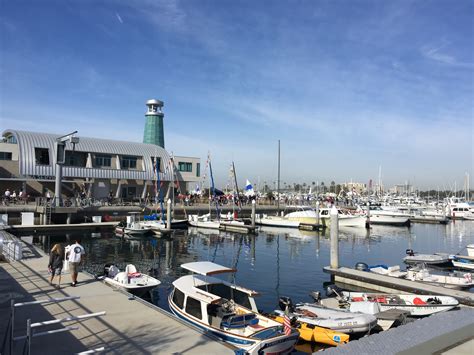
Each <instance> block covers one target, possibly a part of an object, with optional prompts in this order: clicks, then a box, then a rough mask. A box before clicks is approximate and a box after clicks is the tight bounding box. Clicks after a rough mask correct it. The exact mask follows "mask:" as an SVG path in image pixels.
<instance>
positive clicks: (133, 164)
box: [120, 157, 137, 170]
mask: <svg viewBox="0 0 474 355" xmlns="http://www.w3.org/2000/svg"><path fill="white" fill-rule="evenodd" d="M120 168H121V169H124V170H128V169H136V168H137V157H122V158H121V159H120Z"/></svg>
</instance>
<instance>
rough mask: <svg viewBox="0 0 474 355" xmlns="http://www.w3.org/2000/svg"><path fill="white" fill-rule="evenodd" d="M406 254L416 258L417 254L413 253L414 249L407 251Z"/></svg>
mask: <svg viewBox="0 0 474 355" xmlns="http://www.w3.org/2000/svg"><path fill="white" fill-rule="evenodd" d="M405 253H406V254H407V255H409V256H415V252H414V251H413V249H407V250H406V251H405Z"/></svg>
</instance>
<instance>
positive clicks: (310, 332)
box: [271, 315, 349, 346]
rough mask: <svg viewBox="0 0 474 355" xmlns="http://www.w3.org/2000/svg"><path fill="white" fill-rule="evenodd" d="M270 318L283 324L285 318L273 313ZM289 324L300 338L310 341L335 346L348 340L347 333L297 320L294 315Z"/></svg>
mask: <svg viewBox="0 0 474 355" xmlns="http://www.w3.org/2000/svg"><path fill="white" fill-rule="evenodd" d="M271 318H273V319H275V320H276V321H277V322H279V323H281V324H283V323H284V322H285V318H284V317H283V316H281V315H274V316H271ZM291 325H292V326H293V327H294V328H296V330H298V332H299V333H300V339H302V340H304V341H308V342H312V343H320V344H327V345H333V346H337V345H340V344H346V343H348V342H349V334H345V333H342V332H337V331H335V330H331V329H328V328H323V327H318V326H314V325H313V324H310V323H306V322H304V321H299V320H297V319H296V318H295V317H294V318H293V319H291Z"/></svg>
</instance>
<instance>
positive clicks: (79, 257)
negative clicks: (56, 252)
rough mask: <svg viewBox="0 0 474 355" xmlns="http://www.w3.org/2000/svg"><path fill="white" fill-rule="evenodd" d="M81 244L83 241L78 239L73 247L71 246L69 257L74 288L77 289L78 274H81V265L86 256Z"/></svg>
mask: <svg viewBox="0 0 474 355" xmlns="http://www.w3.org/2000/svg"><path fill="white" fill-rule="evenodd" d="M80 242H81V241H80V240H79V239H77V240H75V241H74V244H73V245H71V246H69V255H68V258H67V259H68V261H69V271H70V273H71V279H72V283H71V286H72V287H76V285H77V274H78V272H79V265H81V264H82V262H83V261H84V257H85V255H86V252H85V250H84V248H83V247H82V245H81V244H79V243H80Z"/></svg>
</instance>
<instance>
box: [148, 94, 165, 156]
mask: <svg viewBox="0 0 474 355" xmlns="http://www.w3.org/2000/svg"><path fill="white" fill-rule="evenodd" d="M146 106H147V112H146V113H145V117H146V122H145V131H144V134H143V143H148V144H156V145H159V146H160V147H162V148H164V147H165V136H164V133H163V117H164V115H163V112H162V108H163V101H160V100H155V99H152V100H148V101H147V102H146Z"/></svg>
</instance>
